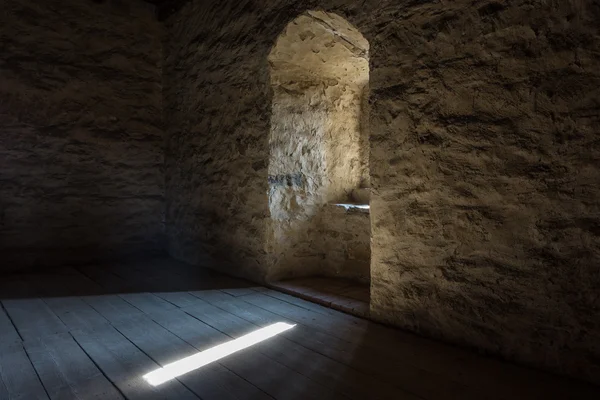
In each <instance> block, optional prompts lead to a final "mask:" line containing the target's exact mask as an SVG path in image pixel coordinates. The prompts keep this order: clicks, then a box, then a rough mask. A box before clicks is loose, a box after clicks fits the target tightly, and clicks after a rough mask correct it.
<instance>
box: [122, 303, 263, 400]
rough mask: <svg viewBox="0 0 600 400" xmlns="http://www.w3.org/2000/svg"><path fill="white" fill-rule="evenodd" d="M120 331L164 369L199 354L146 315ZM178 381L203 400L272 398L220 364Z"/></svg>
mask: <svg viewBox="0 0 600 400" xmlns="http://www.w3.org/2000/svg"><path fill="white" fill-rule="evenodd" d="M176 311H177V310H173V311H172V312H176ZM117 329H118V330H119V331H120V332H121V333H122V334H123V335H124V336H126V337H127V338H128V339H129V340H130V341H131V342H133V343H134V344H135V345H136V346H137V347H139V348H140V349H141V350H142V351H143V352H144V353H146V354H147V355H148V356H150V357H151V358H152V359H153V360H154V361H156V362H157V363H158V364H160V365H161V366H164V365H166V364H169V363H172V362H175V361H178V360H181V359H182V358H185V357H188V356H191V355H193V354H196V353H197V352H198V350H197V349H196V348H194V347H192V346H191V345H190V344H188V343H186V342H184V341H183V340H182V339H180V338H179V337H177V336H175V335H174V334H173V333H171V332H169V331H167V330H166V329H164V328H163V327H162V326H160V325H158V324H157V323H155V322H154V321H151V320H149V319H148V318H147V317H145V316H144V317H143V318H140V317H138V318H135V319H132V320H131V321H128V322H122V323H120V324H118V326H117ZM178 380H179V381H180V382H182V383H183V384H184V385H185V386H186V387H188V388H189V389H190V390H192V391H193V392H194V393H195V394H196V395H198V396H199V397H200V398H202V399H203V400H211V399H215V400H227V399H243V398H249V399H250V398H251V399H270V398H269V397H268V396H265V395H264V394H263V393H261V392H260V390H258V389H257V388H256V387H254V386H252V385H250V384H249V383H248V382H246V381H245V380H244V379H242V378H240V377H239V376H237V375H235V374H233V373H232V372H231V371H229V370H227V369H225V368H224V367H223V366H222V365H220V364H219V363H212V364H210V365H207V366H205V367H203V368H200V369H198V370H195V371H192V372H190V373H188V374H185V375H183V376H181V377H179V378H178Z"/></svg>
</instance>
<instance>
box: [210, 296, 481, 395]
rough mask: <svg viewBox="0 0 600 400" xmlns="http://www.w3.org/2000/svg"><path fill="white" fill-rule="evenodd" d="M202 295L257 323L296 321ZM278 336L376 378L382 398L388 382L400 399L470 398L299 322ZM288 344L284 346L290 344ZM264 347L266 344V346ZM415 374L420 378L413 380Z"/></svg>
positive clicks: (437, 380)
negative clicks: (449, 395)
mask: <svg viewBox="0 0 600 400" xmlns="http://www.w3.org/2000/svg"><path fill="white" fill-rule="evenodd" d="M204 298H205V299H207V300H208V301H212V302H213V304H214V305H215V306H216V307H218V308H220V309H222V310H224V311H227V312H229V313H231V314H234V315H236V316H238V317H240V318H242V319H245V320H247V321H249V322H252V323H254V324H256V325H258V326H267V325H270V324H273V323H275V322H287V323H297V321H294V320H292V319H289V318H287V317H285V316H283V315H279V314H276V313H273V312H271V311H268V310H265V309H262V308H260V307H258V306H255V305H252V304H248V303H245V302H243V300H242V299H243V298H231V297H229V298H224V297H222V296H212V295H208V296H204ZM239 325H240V328H239V329H240V330H241V329H243V325H242V324H239ZM282 336H283V337H284V338H287V339H289V340H290V341H291V342H293V343H292V345H293V344H297V345H300V346H302V347H304V348H305V349H307V350H309V351H311V352H312V354H315V353H316V355H315V356H314V357H312V358H311V359H312V360H315V361H316V360H319V359H320V360H323V359H324V358H327V359H330V360H331V361H332V362H333V363H331V362H326V361H323V363H324V364H329V365H330V367H333V366H335V367H337V368H339V369H342V368H344V367H343V366H345V367H346V368H347V369H346V373H347V374H348V375H354V376H355V377H356V373H355V372H354V371H361V374H367V375H371V376H373V377H375V378H377V379H380V380H381V381H382V382H381V386H380V388H379V389H380V390H381V393H382V394H380V396H382V397H381V398H384V397H383V396H385V393H386V392H387V390H384V389H385V388H386V387H389V386H390V385H391V386H395V387H396V390H397V391H398V393H397V396H403V397H404V398H414V397H415V396H414V395H415V394H416V395H426V396H427V398H432V399H434V398H443V397H442V396H448V394H449V393H454V394H455V395H456V396H458V395H461V396H463V397H464V398H465V399H467V398H470V397H468V396H469V394H468V393H465V389H466V387H465V385H461V384H460V383H457V382H452V381H451V380H449V379H445V378H443V377H439V376H435V375H433V374H429V376H428V374H427V372H426V371H420V370H419V369H417V368H411V367H410V366H406V360H403V361H402V364H400V365H393V363H392V362H391V361H390V360H386V358H385V356H384V355H379V354H372V352H371V351H370V350H366V349H362V348H360V347H359V346H352V345H351V344H350V343H347V342H344V341H343V340H341V339H339V338H337V337H335V336H331V335H329V334H327V333H326V332H322V331H319V330H315V329H314V328H311V327H308V326H306V325H303V324H299V325H297V326H296V327H295V328H294V329H293V330H290V331H289V332H286V333H284V334H283V335H282ZM269 343H270V342H269ZM292 345H289V346H288V347H292ZM264 347H267V345H265V346H264ZM309 354H311V353H308V354H306V356H307V357H310V355H309ZM386 361H387V362H386ZM416 377H419V378H420V379H415V378H416ZM344 378H345V377H344ZM363 378H364V376H363ZM366 381H367V382H370V386H371V388H373V386H375V385H376V383H375V382H373V381H371V380H370V379H368V378H367V379H366ZM432 382H435V385H432V384H431V383H432ZM372 390H374V392H373V393H380V390H378V389H372Z"/></svg>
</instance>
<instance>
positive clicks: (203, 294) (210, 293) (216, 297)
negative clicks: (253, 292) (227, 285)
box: [190, 290, 235, 305]
mask: <svg viewBox="0 0 600 400" xmlns="http://www.w3.org/2000/svg"><path fill="white" fill-rule="evenodd" d="M190 294H191V295H193V296H195V297H197V298H199V299H200V300H203V301H204V303H198V305H202V304H206V302H215V301H229V300H233V299H234V298H235V297H233V296H232V295H230V294H227V293H224V292H223V291H221V290H196V291H193V292H190Z"/></svg>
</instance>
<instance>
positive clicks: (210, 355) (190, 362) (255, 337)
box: [144, 322, 296, 386]
mask: <svg viewBox="0 0 600 400" xmlns="http://www.w3.org/2000/svg"><path fill="white" fill-rule="evenodd" d="M294 326H296V325H290V324H286V323H284V322H278V323H276V324H273V325H269V326H267V327H265V328H262V329H258V330H256V331H254V332H252V333H249V334H247V335H244V336H241V337H239V338H237V339H234V340H232V341H230V342H226V343H223V344H220V345H218V346H215V347H211V348H210V349H208V350H204V351H201V352H200V353H198V354H194V355H193V356H189V357H186V358H182V359H181V360H179V361H175V362H174V363H171V364H167V365H165V366H164V367H162V368H159V369H157V370H156V371H152V372H150V373H148V374H146V375H144V379H145V380H146V381H147V382H148V383H149V384H151V385H152V386H158V385H161V384H163V383H165V382H167V381H169V380H171V379H174V378H177V377H178V376H181V375H184V374H187V373H188V372H191V371H194V370H196V369H198V368H200V367H203V366H205V365H207V364H210V363H212V362H215V361H217V360H220V359H221V358H224V357H227V356H228V355H230V354H233V353H235V352H237V351H240V350H243V349H245V348H247V347H250V346H252V345H255V344H257V343H260V342H262V341H263V340H267V339H269V338H272V337H273V336H275V335H278V334H280V333H282V332H285V331H287V330H288V329H292V328H293V327H294Z"/></svg>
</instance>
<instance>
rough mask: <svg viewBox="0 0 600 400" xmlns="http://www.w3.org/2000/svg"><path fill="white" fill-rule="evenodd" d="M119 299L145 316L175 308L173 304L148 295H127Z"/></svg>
mask: <svg viewBox="0 0 600 400" xmlns="http://www.w3.org/2000/svg"><path fill="white" fill-rule="evenodd" d="M119 297H121V298H122V299H123V300H125V301H126V302H128V303H129V304H131V305H133V306H134V307H135V308H137V309H139V310H141V311H143V312H145V313H147V314H150V313H154V312H162V311H169V310H173V309H175V308H176V307H175V306H174V305H173V304H171V303H169V302H167V301H165V300H163V299H161V298H160V297H157V296H154V295H153V294H150V293H129V294H122V295H120V296H119Z"/></svg>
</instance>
